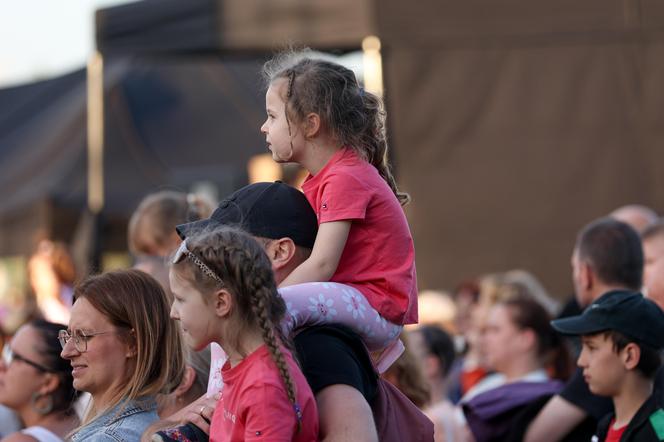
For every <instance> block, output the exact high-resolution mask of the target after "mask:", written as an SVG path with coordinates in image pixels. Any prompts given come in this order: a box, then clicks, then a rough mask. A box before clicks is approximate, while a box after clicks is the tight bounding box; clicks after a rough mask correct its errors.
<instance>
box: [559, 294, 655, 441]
mask: <svg viewBox="0 0 664 442" xmlns="http://www.w3.org/2000/svg"><path fill="white" fill-rule="evenodd" d="M551 325H552V326H553V328H554V329H556V330H557V331H558V332H560V333H563V334H567V335H575V336H581V341H582V350H581V354H580V355H579V358H578V361H577V363H578V365H579V367H580V368H581V369H583V377H584V379H585V380H586V382H587V383H588V386H589V388H590V391H591V392H592V393H593V394H596V395H599V396H606V397H611V398H612V400H613V408H614V410H615V413H609V414H608V415H607V416H605V417H604V418H603V419H602V420H601V421H600V423H599V425H598V428H597V431H596V433H595V436H594V438H593V440H595V441H605V440H607V441H623V442H625V441H639V442H648V441H661V440H664V410H662V408H661V405H660V404H661V401H660V400H658V396H659V395H654V394H653V385H654V379H655V374H656V372H657V370H658V369H659V367H660V365H661V359H660V354H659V350H660V349H661V348H662V347H664V312H662V310H661V309H660V308H659V307H658V306H657V304H655V303H654V302H652V301H651V300H649V299H646V298H644V297H643V295H641V294H640V293H631V292H626V291H613V292H609V293H607V294H605V295H603V296H601V297H600V298H599V299H597V300H595V301H594V302H593V303H592V304H591V305H590V306H589V307H588V308H587V309H586V310H585V311H584V312H583V314H581V315H579V316H574V317H571V318H564V319H558V320H555V321H552V322H551Z"/></svg>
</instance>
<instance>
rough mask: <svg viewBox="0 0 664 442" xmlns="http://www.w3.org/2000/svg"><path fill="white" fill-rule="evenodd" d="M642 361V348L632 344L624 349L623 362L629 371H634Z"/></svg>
mask: <svg viewBox="0 0 664 442" xmlns="http://www.w3.org/2000/svg"><path fill="white" fill-rule="evenodd" d="M640 360H641V347H639V346H638V345H636V344H635V343H633V342H630V343H629V344H627V345H626V346H625V348H623V349H622V362H623V365H624V366H625V368H626V369H627V370H634V369H635V368H636V366H637V365H639V361H640Z"/></svg>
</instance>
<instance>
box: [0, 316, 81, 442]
mask: <svg viewBox="0 0 664 442" xmlns="http://www.w3.org/2000/svg"><path fill="white" fill-rule="evenodd" d="M63 328H66V327H65V326H64V325H62V324H55V323H52V322H47V321H43V320H35V321H32V322H30V323H28V324H26V325H24V326H22V327H21V328H19V330H18V331H17V332H16V334H15V335H14V338H13V339H12V340H11V342H9V343H8V344H6V345H5V346H4V348H3V350H2V360H1V361H0V403H1V404H3V405H5V406H7V407H9V408H11V409H12V410H14V411H15V412H16V413H17V414H18V416H19V417H20V419H21V421H22V422H23V423H24V424H25V425H26V427H27V428H24V429H23V430H21V431H19V432H14V433H12V434H9V435H7V436H6V437H4V438H3V439H2V442H35V441H37V442H56V441H63V440H64V439H65V437H66V436H67V434H68V433H69V432H71V431H72V430H73V429H74V428H76V426H77V425H78V424H79V419H78V417H77V415H76V413H75V411H74V410H73V408H72V404H73V401H74V399H75V397H76V391H75V390H74V387H73V378H72V373H71V366H70V365H69V363H68V362H67V361H66V360H64V359H62V358H61V357H60V350H61V349H60V344H59V343H58V331H59V330H61V329H63Z"/></svg>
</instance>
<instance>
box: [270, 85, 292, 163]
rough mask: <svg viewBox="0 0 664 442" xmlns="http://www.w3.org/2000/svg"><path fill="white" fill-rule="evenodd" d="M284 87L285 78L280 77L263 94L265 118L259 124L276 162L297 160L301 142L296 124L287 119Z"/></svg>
mask: <svg viewBox="0 0 664 442" xmlns="http://www.w3.org/2000/svg"><path fill="white" fill-rule="evenodd" d="M286 87H287V83H286V80H284V79H281V78H280V79H278V80H275V81H274V83H272V84H271V85H270V87H269V88H268V90H267V93H266V94H265V111H266V112H267V119H266V120H265V122H264V123H263V125H262V126H261V132H262V133H263V134H264V135H265V142H266V144H267V148H268V149H269V150H270V152H271V153H272V159H273V160H274V161H276V162H278V163H284V162H289V161H297V154H298V153H299V152H297V150H298V149H297V148H298V146H299V145H300V142H301V139H300V138H301V136H298V134H299V131H298V130H297V125H296V124H295V123H294V122H292V121H288V118H287V116H286V102H285V101H284V99H283V98H282V97H283V95H285V92H284V90H285V88H286ZM289 126H290V127H289Z"/></svg>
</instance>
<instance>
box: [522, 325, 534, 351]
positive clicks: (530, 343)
mask: <svg viewBox="0 0 664 442" xmlns="http://www.w3.org/2000/svg"><path fill="white" fill-rule="evenodd" d="M517 339H519V342H520V343H521V344H522V345H523V347H522V348H523V349H524V350H525V349H528V348H536V347H537V336H536V335H535V330H533V329H531V328H526V329H523V330H521V332H520V333H519V337H518V338H517Z"/></svg>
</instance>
